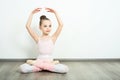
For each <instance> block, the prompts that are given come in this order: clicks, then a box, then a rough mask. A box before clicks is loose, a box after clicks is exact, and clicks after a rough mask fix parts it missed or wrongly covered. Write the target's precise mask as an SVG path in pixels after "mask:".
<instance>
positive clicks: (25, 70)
mask: <svg viewBox="0 0 120 80" xmlns="http://www.w3.org/2000/svg"><path fill="white" fill-rule="evenodd" d="M19 71H20V72H21V73H28V72H32V68H31V67H30V65H29V64H26V63H24V64H22V65H20V67H19Z"/></svg>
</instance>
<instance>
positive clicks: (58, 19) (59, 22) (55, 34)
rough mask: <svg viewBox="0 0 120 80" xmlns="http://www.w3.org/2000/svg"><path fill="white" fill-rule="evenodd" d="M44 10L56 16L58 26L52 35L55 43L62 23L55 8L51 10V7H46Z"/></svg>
mask: <svg viewBox="0 0 120 80" xmlns="http://www.w3.org/2000/svg"><path fill="white" fill-rule="evenodd" d="M46 10H47V11H48V12H52V13H54V14H55V16H56V19H57V22H58V28H57V30H56V32H55V33H54V34H53V35H52V38H53V41H54V43H55V41H56V40H57V38H58V36H59V34H60V32H61V30H62V27H63V23H62V21H61V19H60V17H59V16H58V13H57V12H56V11H55V10H53V9H51V8H46Z"/></svg>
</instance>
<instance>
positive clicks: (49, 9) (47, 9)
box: [45, 8, 55, 13]
mask: <svg viewBox="0 0 120 80" xmlns="http://www.w3.org/2000/svg"><path fill="white" fill-rule="evenodd" d="M45 10H46V11H47V12H52V13H55V10H53V9H51V8H45Z"/></svg>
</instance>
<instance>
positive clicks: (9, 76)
mask: <svg viewBox="0 0 120 80" xmlns="http://www.w3.org/2000/svg"><path fill="white" fill-rule="evenodd" d="M22 63H23V62H18V61H17V62H4V61H1V62H0V80H120V62H119V61H76V62H68V61H67V62H61V63H63V64H66V65H68V67H69V69H70V70H69V72H68V73H67V74H58V73H51V72H38V73H29V74H21V73H19V72H18V71H17V70H18V67H19V65H21V64H22Z"/></svg>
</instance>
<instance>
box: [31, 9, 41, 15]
mask: <svg viewBox="0 0 120 80" xmlns="http://www.w3.org/2000/svg"><path fill="white" fill-rule="evenodd" d="M41 9H42V8H36V9H34V10H33V11H32V14H35V13H38V12H39V11H40V10H41Z"/></svg>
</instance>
